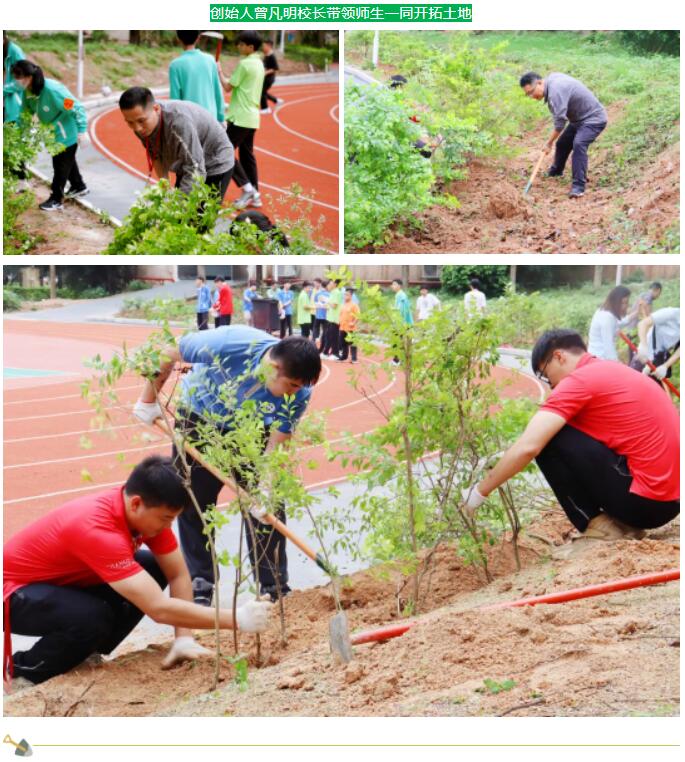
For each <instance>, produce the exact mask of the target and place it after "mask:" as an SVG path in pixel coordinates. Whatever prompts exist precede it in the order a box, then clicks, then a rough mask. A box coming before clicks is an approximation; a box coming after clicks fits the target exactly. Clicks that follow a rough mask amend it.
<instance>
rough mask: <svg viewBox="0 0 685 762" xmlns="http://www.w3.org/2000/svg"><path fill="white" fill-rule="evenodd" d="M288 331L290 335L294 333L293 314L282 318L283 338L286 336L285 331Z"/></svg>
mask: <svg viewBox="0 0 685 762" xmlns="http://www.w3.org/2000/svg"><path fill="white" fill-rule="evenodd" d="M286 331H287V332H288V336H292V335H293V316H292V315H286V316H285V317H282V318H281V338H282V339H284V338H285V333H286Z"/></svg>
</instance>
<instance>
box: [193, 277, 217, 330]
mask: <svg viewBox="0 0 685 762" xmlns="http://www.w3.org/2000/svg"><path fill="white" fill-rule="evenodd" d="M195 285H196V286H197V307H196V308H195V311H196V312H197V328H198V330H199V331H206V330H207V329H208V328H209V310H210V309H211V308H212V304H213V302H212V295H211V293H210V291H209V286H208V285H207V283H206V281H205V279H204V277H203V276H202V275H198V276H197V278H196V279H195Z"/></svg>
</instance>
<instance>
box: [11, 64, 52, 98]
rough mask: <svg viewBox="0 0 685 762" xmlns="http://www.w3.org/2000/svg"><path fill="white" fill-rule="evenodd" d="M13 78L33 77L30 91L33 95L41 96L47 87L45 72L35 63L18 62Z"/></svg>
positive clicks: (13, 71)
mask: <svg viewBox="0 0 685 762" xmlns="http://www.w3.org/2000/svg"><path fill="white" fill-rule="evenodd" d="M12 76H13V77H14V78H15V79H16V78H17V77H31V87H30V88H29V90H30V91H31V92H32V93H33V95H40V94H41V93H42V92H43V88H44V87H45V75H44V74H43V70H42V69H41V68H40V66H38V64H34V63H33V61H26V60H22V61H17V62H16V63H15V64H14V66H13V67H12Z"/></svg>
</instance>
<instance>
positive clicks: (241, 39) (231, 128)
mask: <svg viewBox="0 0 685 762" xmlns="http://www.w3.org/2000/svg"><path fill="white" fill-rule="evenodd" d="M261 47H262V38H261V37H260V36H259V34H257V32H249V31H246V32H241V33H240V34H239V35H238V53H240V56H241V61H240V63H239V64H238V66H236V69H235V71H234V72H233V74H232V75H231V78H230V79H227V78H226V77H225V76H224V73H223V72H222V71H221V65H220V64H219V63H217V69H218V72H219V79H220V80H221V84H222V86H223V88H224V90H225V91H226V92H227V93H230V94H231V102H230V104H229V106H228V113H227V114H226V120H227V122H228V128H227V129H228V139H229V140H230V141H231V143H232V144H233V148H234V149H235V151H236V161H235V169H234V171H233V179H234V180H235V182H236V184H237V185H238V187H239V188H240V189H241V190H242V195H241V196H240V198H239V199H238V200H237V201H236V202H235V204H234V206H235V208H236V209H244V208H245V207H246V206H254V207H259V206H262V197H261V195H260V193H259V183H258V177H257V160H256V159H255V155H254V136H255V132H257V130H258V129H259V105H260V101H261V98H262V85H263V84H264V64H263V63H262V58H261V56H260V55H259V53H258V52H257V51H258V50H259V49H260V48H261Z"/></svg>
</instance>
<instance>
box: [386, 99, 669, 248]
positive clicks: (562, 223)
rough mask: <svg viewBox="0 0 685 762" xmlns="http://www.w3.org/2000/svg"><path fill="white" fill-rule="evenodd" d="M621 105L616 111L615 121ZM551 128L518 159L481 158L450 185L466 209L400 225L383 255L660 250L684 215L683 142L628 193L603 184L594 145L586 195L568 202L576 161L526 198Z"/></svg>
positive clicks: (602, 157)
mask: <svg viewBox="0 0 685 762" xmlns="http://www.w3.org/2000/svg"><path fill="white" fill-rule="evenodd" d="M619 109H620V104H614V107H613V108H612V109H610V118H612V117H613V116H614V114H612V113H611V112H612V111H613V112H614V113H617V112H618V110H619ZM548 132H549V130H548V128H547V125H545V127H544V128H540V129H538V130H536V131H535V132H533V133H529V134H528V135H526V136H525V150H524V151H523V152H521V153H520V154H518V155H516V156H514V157H512V158H502V159H498V160H492V161H475V162H473V163H472V164H470V165H469V166H468V175H467V177H466V179H464V180H462V181H459V182H455V183H452V184H451V185H449V186H448V187H446V188H445V190H446V191H448V192H449V193H451V194H453V195H454V196H456V197H457V198H458V199H459V201H460V204H461V206H460V208H459V209H456V210H454V209H447V208H445V207H442V206H433V207H431V208H429V209H427V210H426V211H425V212H423V213H421V214H419V215H417V221H418V223H419V227H418V229H412V228H410V227H405V228H404V231H400V230H395V237H394V238H393V240H391V241H390V243H388V244H387V245H385V246H383V247H382V248H380V249H378V250H377V252H378V253H382V254H413V253H417V254H428V253H431V252H463V253H474V252H482V253H502V254H517V253H543V254H562V253H574V254H575V253H594V252H597V253H634V252H635V251H638V250H643V249H645V248H647V249H649V250H652V251H653V250H657V251H658V242H659V241H661V240H662V239H663V237H664V235H665V233H666V232H667V231H668V230H669V229H672V228H673V226H674V225H675V224H676V223H677V221H678V219H679V203H680V145H679V144H676V145H672V146H669V148H667V149H666V150H665V151H663V152H662V153H661V154H660V155H659V156H657V157H655V158H654V159H653V160H652V161H651V162H650V163H649V164H647V165H646V166H644V167H643V168H642V169H641V170H640V172H639V174H637V176H636V177H635V178H634V179H633V181H632V182H631V183H630V184H629V185H628V186H627V187H626V188H625V189H624V190H621V191H617V190H616V189H610V188H607V187H603V186H602V185H601V179H602V177H603V176H604V174H605V167H606V166H607V164H608V161H607V158H608V155H609V152H610V151H611V152H616V153H620V152H621V146H606V147H605V146H602V145H600V147H596V146H591V147H590V168H589V179H588V185H587V188H586V192H585V196H584V197H583V198H581V199H569V198H567V195H566V194H567V193H568V191H569V189H570V164H571V162H570V160H569V164H568V167H567V169H566V173H565V175H564V177H563V178H549V177H545V176H544V170H545V169H546V168H547V166H548V165H549V162H548V161H547V162H546V163H545V164H543V169H542V170H541V171H540V173H539V174H538V177H537V179H536V181H535V183H534V184H533V187H532V189H531V190H530V191H529V193H528V196H527V197H525V198H524V196H523V189H524V187H525V185H526V182H527V180H528V178H529V176H530V173H531V171H532V168H533V166H534V164H535V161H536V159H537V157H538V155H539V150H540V147H541V146H542V144H543V143H544V139H545V137H546V135H547V133H548Z"/></svg>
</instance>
